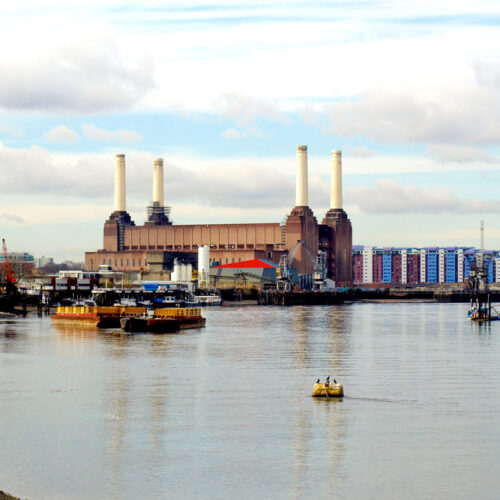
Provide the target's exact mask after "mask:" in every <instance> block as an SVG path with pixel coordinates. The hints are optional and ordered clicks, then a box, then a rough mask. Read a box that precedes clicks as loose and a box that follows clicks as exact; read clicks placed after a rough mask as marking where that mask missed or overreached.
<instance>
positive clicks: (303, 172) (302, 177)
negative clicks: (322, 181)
mask: <svg viewBox="0 0 500 500" xmlns="http://www.w3.org/2000/svg"><path fill="white" fill-rule="evenodd" d="M296 183H297V184H296V197H295V198H296V199H295V206H297V207H307V206H308V205H309V200H308V185H307V146H297V181H296Z"/></svg>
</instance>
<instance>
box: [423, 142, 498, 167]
mask: <svg viewBox="0 0 500 500" xmlns="http://www.w3.org/2000/svg"><path fill="white" fill-rule="evenodd" d="M427 151H428V152H429V155H430V156H431V157H433V158H435V159H436V160H438V161H442V162H455V163H470V162H483V163H498V162H499V161H500V160H499V159H498V158H497V157H496V156H493V155H490V154H488V153H485V152H484V151H481V150H480V149H477V148H471V147H466V146H454V145H450V144H434V145H430V146H427Z"/></svg>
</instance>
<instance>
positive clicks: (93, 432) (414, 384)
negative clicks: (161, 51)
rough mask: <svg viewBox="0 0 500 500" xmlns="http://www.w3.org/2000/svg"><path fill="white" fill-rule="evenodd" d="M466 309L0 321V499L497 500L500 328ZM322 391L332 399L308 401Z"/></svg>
mask: <svg viewBox="0 0 500 500" xmlns="http://www.w3.org/2000/svg"><path fill="white" fill-rule="evenodd" d="M466 311H467V305H466V304H424V303H404V304H352V305H344V306H324V307H321V306H317V307H294V308H279V307H242V308H217V309H215V308H213V309H210V308H208V309H205V310H204V315H205V316H206V317H207V327H206V328H205V329H202V330H192V331H189V332H186V333H183V334H181V335H168V336H151V335H135V336H131V337H126V336H117V335H114V334H113V333H112V332H107V333H97V332H92V331H90V330H87V331H85V330H78V329H71V328H68V327H65V328H56V327H54V326H52V325H51V322H50V320H48V319H47V318H44V319H38V318H37V317H28V318H27V319H19V320H8V321H7V320H2V321H1V322H0V443H1V447H0V489H3V490H5V491H9V492H10V493H12V494H15V495H18V496H22V497H29V498H31V499H88V498H109V499H122V498H127V499H128V498H228V499H229V498H239V499H242V498H273V499H275V498H279V499H281V498H283V499H285V498H286V499H288V498H497V496H498V491H500V476H499V474H498V461H499V458H500V438H499V437H498V420H499V417H498V416H499V414H500V399H499V396H500V394H499V392H500V391H499V387H500V370H499V368H498V363H499V359H500V356H499V355H500V342H499V340H498V338H499V335H500V324H499V323H500V322H497V323H492V324H491V325H476V324H472V323H471V322H469V321H467V320H466V319H465V316H466ZM327 375H330V376H331V377H335V378H336V379H337V380H338V381H341V382H342V383H343V384H344V390H345V394H346V397H344V398H343V399H342V400H328V401H325V400H316V399H313V398H311V397H310V392H311V389H312V385H313V383H314V381H315V380H316V379H317V378H318V377H321V378H322V379H324V378H325V377H326V376H327Z"/></svg>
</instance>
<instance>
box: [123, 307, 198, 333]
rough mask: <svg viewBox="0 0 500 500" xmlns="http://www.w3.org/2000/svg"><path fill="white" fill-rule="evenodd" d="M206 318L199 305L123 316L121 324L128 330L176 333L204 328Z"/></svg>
mask: <svg viewBox="0 0 500 500" xmlns="http://www.w3.org/2000/svg"><path fill="white" fill-rule="evenodd" d="M205 323H206V318H204V317H203V316H202V315H201V310H200V308H198V307H169V308H164V309H155V310H154V311H151V312H149V313H147V314H144V315H142V316H131V317H122V318H121V319H120V326H121V328H122V329H123V330H125V331H126V332H149V333H175V332H178V331H179V330H186V329H188V328H202V327H204V326H205Z"/></svg>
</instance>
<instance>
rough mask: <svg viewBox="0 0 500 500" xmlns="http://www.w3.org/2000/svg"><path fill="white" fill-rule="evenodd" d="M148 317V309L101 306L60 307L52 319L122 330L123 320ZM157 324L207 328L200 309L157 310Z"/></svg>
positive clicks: (182, 327) (58, 322)
mask: <svg viewBox="0 0 500 500" xmlns="http://www.w3.org/2000/svg"><path fill="white" fill-rule="evenodd" d="M146 316H148V310H147V308H146V307H121V306H112V307H99V306H91V307H84V306H58V308H57V312H56V314H54V315H52V316H51V317H50V319H51V320H52V322H53V323H56V324H61V325H73V326H89V327H94V328H95V327H96V328H120V327H121V325H120V320H121V319H122V318H141V317H146ZM152 317H153V318H155V320H156V323H158V322H161V321H162V320H165V321H171V320H177V321H178V322H179V328H180V329H181V330H183V329H186V328H200V327H203V326H205V322H206V319H205V318H204V317H203V316H202V315H201V309H200V308H196V307H195V308H193V307H170V308H163V309H155V310H154V311H153V313H152Z"/></svg>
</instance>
